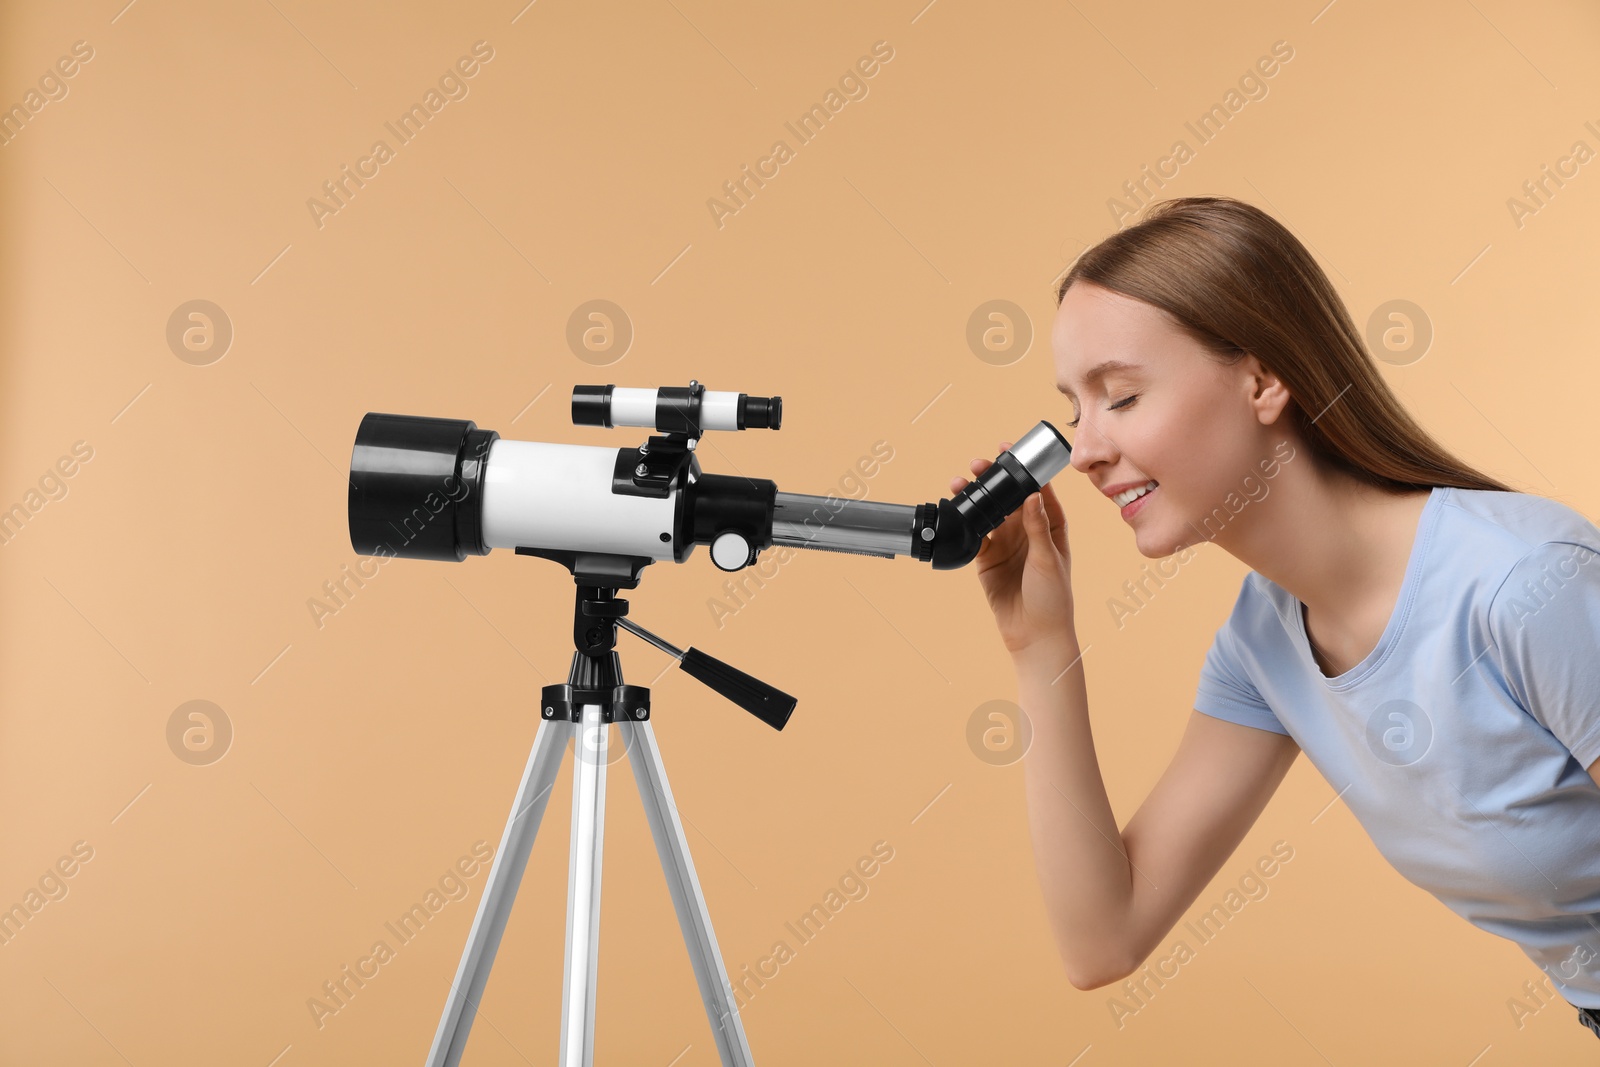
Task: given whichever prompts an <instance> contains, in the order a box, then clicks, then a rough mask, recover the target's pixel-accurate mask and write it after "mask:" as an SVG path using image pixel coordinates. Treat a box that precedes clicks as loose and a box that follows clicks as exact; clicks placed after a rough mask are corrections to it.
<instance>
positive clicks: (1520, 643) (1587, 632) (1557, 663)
mask: <svg viewBox="0 0 1600 1067" xmlns="http://www.w3.org/2000/svg"><path fill="white" fill-rule="evenodd" d="M1489 636H1490V640H1491V645H1490V654H1491V655H1492V656H1494V658H1495V661H1496V663H1497V664H1498V666H1499V668H1500V671H1501V674H1502V675H1503V676H1504V678H1505V680H1506V684H1507V686H1508V687H1509V688H1510V690H1511V694H1512V695H1513V696H1514V697H1516V699H1517V702H1518V703H1519V704H1521V705H1522V707H1523V708H1524V709H1526V710H1527V712H1528V714H1530V715H1532V716H1533V717H1534V719H1536V720H1538V722H1539V723H1540V725H1542V726H1543V727H1544V728H1545V729H1547V730H1549V731H1550V732H1551V733H1552V734H1554V735H1555V736H1556V739H1557V740H1559V741H1560V742H1561V743H1562V744H1563V745H1565V746H1566V747H1567V750H1568V751H1569V752H1571V753H1572V755H1573V758H1575V759H1576V760H1577V761H1578V763H1579V764H1581V765H1582V766H1584V767H1588V766H1589V765H1590V764H1591V763H1593V762H1594V761H1595V760H1596V759H1600V552H1596V551H1595V550H1594V549H1592V548H1589V547H1587V546H1585V545H1581V544H1576V543H1572V542H1565V541H1546V542H1544V543H1543V544H1540V545H1538V546H1536V547H1534V548H1533V549H1531V550H1530V551H1528V552H1527V553H1526V554H1525V555H1523V557H1522V558H1521V559H1519V560H1517V562H1516V563H1515V564H1513V565H1512V567H1511V571H1510V573H1509V574H1507V575H1506V579H1505V581H1504V582H1502V583H1501V584H1500V587H1499V588H1498V589H1497V590H1496V591H1495V594H1494V598H1493V599H1492V600H1491V601H1490V603H1489Z"/></svg>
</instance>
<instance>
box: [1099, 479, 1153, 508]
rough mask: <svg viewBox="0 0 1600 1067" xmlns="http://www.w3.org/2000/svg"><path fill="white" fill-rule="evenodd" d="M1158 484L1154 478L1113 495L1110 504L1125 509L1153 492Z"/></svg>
mask: <svg viewBox="0 0 1600 1067" xmlns="http://www.w3.org/2000/svg"><path fill="white" fill-rule="evenodd" d="M1160 484H1161V483H1160V482H1158V481H1156V480H1155V479H1154V478H1150V479H1147V480H1146V481H1145V483H1144V484H1143V485H1136V486H1133V487H1132V488H1131V489H1125V490H1123V491H1122V492H1120V493H1116V494H1114V495H1113V496H1112V497H1111V502H1112V503H1113V504H1115V505H1117V507H1119V508H1125V507H1127V506H1128V505H1129V504H1131V503H1133V502H1134V501H1135V500H1141V499H1143V498H1144V497H1147V496H1149V495H1150V494H1151V493H1153V492H1155V491H1156V487H1157V486H1159V485H1160Z"/></svg>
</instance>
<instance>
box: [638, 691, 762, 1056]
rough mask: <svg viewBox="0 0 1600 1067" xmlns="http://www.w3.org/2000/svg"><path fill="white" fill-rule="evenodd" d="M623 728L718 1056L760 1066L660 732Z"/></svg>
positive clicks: (646, 724)
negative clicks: (754, 1056)
mask: <svg viewBox="0 0 1600 1067" xmlns="http://www.w3.org/2000/svg"><path fill="white" fill-rule="evenodd" d="M618 726H619V727H620V728H621V730H622V737H623V742H624V744H625V745H626V746H627V749H628V756H629V758H630V760H631V761H632V763H633V777H634V780H635V781H636V782H638V784H639V798H640V799H641V800H643V801H644V811H645V815H646V817H648V818H649V820H650V833H651V835H652V836H654V837H655V839H656V852H657V853H658V854H659V855H660V857H661V869H662V872H663V873H664V874H665V875H666V876H667V888H668V889H669V890H670V891H671V893H672V906H673V907H674V908H676V909H677V912H678V925H679V926H680V927H681V928H682V929H683V941H684V944H685V945H686V946H687V947H688V949H689V962H690V963H692V964H693V965H694V978H695V981H696V982H698V983H699V984H700V1000H701V1001H702V1002H703V1003H704V1004H705V1008H706V1018H707V1019H708V1020H710V1022H711V1034H712V1036H713V1037H714V1038H715V1039H716V1042H717V1055H719V1056H720V1057H721V1058H722V1063H723V1067H752V1065H753V1064H754V1062H755V1061H754V1060H753V1059H752V1058H751V1055H750V1043H749V1042H748V1041H746V1040H745V1036H744V1024H743V1023H742V1022H741V1021H740V1020H739V1011H738V1008H737V1007H735V1005H734V1002H733V990H732V987H731V986H730V985H729V984H728V972H727V969H726V968H725V967H724V966H723V963H722V952H721V950H720V949H718V948H717V935H716V933H715V932H714V931H713V930H712V929H711V913H710V912H709V911H707V910H706V899H705V897H704V896H702V895H701V893H700V879H699V878H698V877H696V876H695V873H694V860H693V859H691V858H690V856H689V843H688V842H687V841H686V840H685V839H684V836H683V824H682V823H681V822H680V821H679V819H678V808H677V805H676V804H674V803H673V801H672V787H671V786H670V785H668V783H667V769H666V766H665V765H664V764H663V763H662V762H661V750H660V749H659V748H657V747H656V735H655V731H654V730H653V729H652V728H651V726H650V723H649V722H648V721H646V722H637V723H636V722H629V721H627V720H624V719H619V720H618Z"/></svg>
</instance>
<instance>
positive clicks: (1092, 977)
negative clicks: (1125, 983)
mask: <svg viewBox="0 0 1600 1067" xmlns="http://www.w3.org/2000/svg"><path fill="white" fill-rule="evenodd" d="M1132 973H1133V968H1132V967H1125V966H1123V965H1122V963H1121V961H1117V962H1116V963H1115V964H1114V965H1111V966H1106V965H1099V966H1091V967H1083V966H1073V965H1072V964H1071V963H1068V964H1067V981H1069V982H1071V983H1072V988H1074V989H1079V990H1082V991H1083V992H1085V993H1087V992H1089V991H1090V990H1092V989H1100V988H1102V987H1104V986H1108V985H1110V984H1111V983H1113V982H1120V981H1122V980H1123V979H1124V978H1126V977H1128V975H1130V974H1132Z"/></svg>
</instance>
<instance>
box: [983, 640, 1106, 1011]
mask: <svg viewBox="0 0 1600 1067" xmlns="http://www.w3.org/2000/svg"><path fill="white" fill-rule="evenodd" d="M1041 644H1042V645H1043V646H1044V647H1040V648H1035V649H1028V650H1026V651H1024V652H1023V653H1019V654H1018V655H1016V656H1015V657H1013V665H1014V666H1015V668H1016V672H1017V688H1018V703H1020V704H1021V706H1022V709H1023V711H1024V713H1025V714H1026V715H1027V716H1028V722H1029V724H1030V726H1031V727H1032V731H1033V737H1032V741H1031V743H1030V745H1029V748H1028V751H1027V754H1026V756H1025V757H1024V779H1025V788H1026V793H1027V803H1028V821H1029V826H1030V830H1031V833H1032V838H1033V853H1034V861H1035V865H1036V867H1037V868H1038V872H1039V883H1040V887H1041V889H1042V890H1043V894H1044V902H1045V908H1046V911H1047V912H1048V914H1049V916H1050V922H1051V925H1052V927H1053V929H1054V931H1055V936H1056V941H1057V944H1058V947H1059V949H1060V953H1061V958H1062V961H1063V963H1064V964H1065V965H1066V968H1067V972H1068V977H1069V978H1071V979H1072V982H1073V984H1074V985H1076V986H1079V987H1080V988H1088V987H1091V986H1093V985H1097V984H1101V983H1103V982H1104V981H1107V980H1109V979H1110V978H1113V977H1116V974H1115V972H1117V971H1118V970H1119V969H1120V968H1122V967H1123V965H1124V962H1125V961H1124V956H1125V955H1126V952H1127V946H1126V939H1125V937H1124V936H1123V935H1124V933H1125V926H1126V916H1127V914H1128V909H1129V901H1130V899H1131V896H1132V883H1131V879H1130V870H1131V868H1130V866H1129V863H1128V857H1127V852H1126V847H1125V846H1124V844H1123V840H1122V834H1121V832H1120V831H1119V830H1118V828H1117V822H1116V816H1115V815H1114V813H1113V812H1112V810H1111V801H1110V799H1109V798H1108V797H1107V796H1106V789H1105V783H1104V781H1103V780H1102V779H1101V776H1100V764H1099V762H1098V760H1097V759H1096V758H1095V751H1094V739H1093V737H1092V736H1091V733H1090V729H1089V697H1088V691H1087V687H1086V685H1085V680H1084V671H1083V660H1082V658H1081V656H1080V653H1079V648H1078V641H1077V636H1076V634H1068V635H1066V636H1065V637H1063V638H1061V639H1059V640H1056V641H1050V642H1041Z"/></svg>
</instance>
